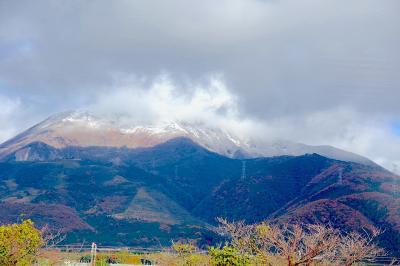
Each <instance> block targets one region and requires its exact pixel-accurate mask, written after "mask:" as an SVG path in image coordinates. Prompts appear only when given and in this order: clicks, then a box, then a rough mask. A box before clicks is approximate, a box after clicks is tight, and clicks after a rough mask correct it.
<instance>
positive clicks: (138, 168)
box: [0, 137, 400, 251]
mask: <svg viewBox="0 0 400 266" xmlns="http://www.w3.org/2000/svg"><path fill="white" fill-rule="evenodd" d="M27 148H29V149H30V150H29V154H30V155H31V157H30V156H28V158H29V160H28V161H26V160H22V161H19V160H18V158H20V157H19V156H17V155H16V154H17V153H18V152H19V150H18V151H16V152H15V153H13V154H10V155H9V156H8V157H7V158H6V160H5V161H4V162H2V163H0V201H1V202H2V203H3V204H24V205H23V206H25V207H24V208H28V207H26V206H67V207H68V208H70V209H68V210H67V209H66V208H60V212H62V213H65V215H68V213H76V216H73V217H75V218H74V221H75V222H74V223H73V224H75V225H77V227H73V228H71V230H70V231H69V234H68V235H69V238H68V241H69V242H76V241H83V239H85V240H86V241H97V242H99V243H101V244H120V245H141V246H143V245H158V244H159V243H160V242H161V243H162V244H166V245H167V244H169V243H170V239H176V238H181V237H186V238H191V237H195V238H198V239H199V240H200V241H203V242H202V243H206V242H208V241H213V239H214V237H215V235H214V234H213V233H212V232H211V231H210V230H209V229H210V226H209V224H215V223H216V220H215V218H216V217H218V216H222V217H226V218H228V219H230V220H242V219H243V220H246V221H247V222H257V221H261V220H264V219H269V220H271V221H272V222H276V221H286V222H288V221H305V222H323V223H327V222H329V223H331V224H333V225H335V226H337V227H339V228H341V229H343V230H348V229H360V228H366V229H368V228H372V227H379V228H382V229H384V230H385V234H384V235H383V236H382V239H381V241H382V242H381V243H382V245H384V246H385V247H387V248H388V249H389V250H391V251H396V248H397V247H398V246H399V245H400V230H399V227H400V226H399V223H400V211H399V204H398V203H399V197H400V195H399V187H400V186H399V181H400V180H399V177H398V176H396V175H394V174H392V173H390V172H388V171H386V170H384V169H383V168H381V167H378V166H371V165H363V164H357V163H351V162H345V161H337V160H332V159H329V158H326V157H323V156H320V155H318V154H307V155H302V156H280V157H270V158H256V159H246V160H239V159H232V158H228V157H225V156H222V155H219V154H218V153H213V152H210V151H209V150H207V149H205V148H203V147H202V146H200V145H198V144H197V143H195V142H194V141H192V140H191V139H188V138H182V137H180V138H175V139H171V140H169V141H167V142H165V143H162V144H159V145H156V146H153V147H147V148H137V149H129V148H126V147H122V148H115V147H71V146H68V147H64V148H54V147H52V146H49V145H47V144H44V143H40V142H36V143H30V144H29V145H28V146H26V147H22V148H21V150H26V149H27ZM22 155H23V156H22V157H23V158H25V159H26V158H27V157H26V155H25V153H23V154H22ZM243 162H245V169H244V166H243V165H244V164H243ZM243 173H244V174H243ZM10 206H11V205H10ZM15 206H17V205H15ZM71 211H72V212H71ZM5 212H6V213H3V216H4V217H7V220H16V219H18V216H17V213H18V212H15V211H12V210H11V209H10V208H8V209H7V208H6V211H5ZM63 215H64V214H62V215H61V216H60V215H59V214H57V213H53V212H47V213H46V212H45V208H37V209H36V212H35V213H30V214H29V213H28V214H27V216H28V217H31V218H33V219H34V220H37V221H38V223H41V224H43V223H44V222H46V221H54V222H53V224H55V225H58V226H61V227H62V226H64V225H63V224H59V223H58V222H57V221H60V219H59V218H57V217H62V216H63ZM45 217H47V218H45ZM2 222H4V221H2Z"/></svg>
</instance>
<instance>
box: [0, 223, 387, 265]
mask: <svg viewBox="0 0 400 266" xmlns="http://www.w3.org/2000/svg"><path fill="white" fill-rule="evenodd" d="M219 222H220V227H219V229H218V232H219V233H220V234H221V235H223V236H224V237H225V238H226V239H227V241H226V242H225V243H224V244H223V245H220V246H217V247H209V248H208V250H207V251H203V252H201V251H200V250H199V249H198V248H197V247H196V245H195V244H194V243H192V242H185V241H180V242H176V243H173V245H172V247H171V248H170V249H168V250H166V252H162V253H158V254H140V255H138V254H136V255H135V254H130V253H128V252H117V253H98V254H97V255H96V263H95V264H96V265H97V266H105V265H110V264H111V265H112V264H114V263H123V264H131V265H138V264H139V265H140V264H144V263H150V262H151V263H155V264H157V265H168V266H197V265H198V266H250V265H270V266H273V265H287V266H298V265H299V266H300V265H304V266H311V265H321V266H322V265H344V266H350V265H355V264H357V263H360V261H362V260H365V259H366V258H374V257H376V256H378V255H380V254H384V251H383V250H382V249H381V248H379V247H378V246H376V245H375V244H374V239H375V238H376V236H378V235H379V231H377V230H373V231H372V232H367V231H365V232H364V233H358V232H351V233H347V234H344V233H342V232H339V231H338V230H336V229H333V228H331V227H329V226H323V225H303V226H300V225H296V224H294V225H268V224H266V223H259V224H254V225H248V224H245V223H244V222H236V223H230V222H228V221H226V220H224V219H219ZM55 238H56V237H55V235H54V234H50V233H49V232H48V230H44V229H42V230H39V229H37V228H35V226H34V224H33V222H32V221H30V220H26V221H24V222H22V223H20V224H11V225H3V226H1V227H0V265H4V266H14V265H17V266H28V265H49V266H50V265H65V263H67V262H68V261H76V262H86V263H88V262H91V255H90V254H82V253H65V252H64V253H63V252H60V251H54V250H53V251H51V250H49V249H48V247H49V243H55V242H54V239H55ZM46 247H47V249H46Z"/></svg>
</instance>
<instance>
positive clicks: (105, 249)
mask: <svg viewBox="0 0 400 266" xmlns="http://www.w3.org/2000/svg"><path fill="white" fill-rule="evenodd" d="M49 249H50V250H58V251H62V252H74V253H90V251H91V250H92V246H91V245H82V244H71V245H56V246H53V247H51V248H49ZM96 250H97V252H99V253H113V252H128V253H134V254H153V253H174V251H173V250H172V249H171V248H148V247H146V248H145V247H130V246H98V247H97V248H96ZM194 253H197V254H207V253H208V252H207V251H206V250H200V249H199V250H196V251H194ZM360 262H361V263H363V264H364V265H368V266H380V265H400V257H394V256H377V257H374V258H365V259H363V260H362V261H360Z"/></svg>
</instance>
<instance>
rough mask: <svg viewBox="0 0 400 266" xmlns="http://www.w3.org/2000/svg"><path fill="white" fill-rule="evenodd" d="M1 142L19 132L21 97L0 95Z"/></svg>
mask: <svg viewBox="0 0 400 266" xmlns="http://www.w3.org/2000/svg"><path fill="white" fill-rule="evenodd" d="M0 106H1V108H0V125H2V126H1V127H0V142H1V141H2V140H3V141H4V140H6V139H8V138H11V137H12V136H13V135H14V134H16V133H17V123H18V121H16V120H18V119H17V117H18V115H19V114H20V112H21V102H20V100H19V99H10V98H8V97H5V96H2V95H0Z"/></svg>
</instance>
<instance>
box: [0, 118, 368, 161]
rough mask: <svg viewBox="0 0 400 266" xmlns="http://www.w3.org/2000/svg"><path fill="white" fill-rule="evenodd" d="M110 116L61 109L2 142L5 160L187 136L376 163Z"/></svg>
mask: <svg viewBox="0 0 400 266" xmlns="http://www.w3.org/2000/svg"><path fill="white" fill-rule="evenodd" d="M121 121H123V119H117V120H113V121H110V120H107V119H104V118H99V117H96V116H95V115H93V114H91V113H89V112H86V111H73V112H65V113H61V114H57V115H54V116H51V117H49V118H48V119H46V120H45V121H43V122H41V123H39V124H37V125H35V126H34V127H32V128H30V129H28V130H26V131H25V132H23V133H21V134H19V135H18V136H16V137H14V138H12V139H11V140H9V141H6V142H5V143H3V144H1V145H0V159H1V158H4V157H6V156H7V155H9V154H11V153H13V152H15V151H17V150H20V152H19V153H18V154H17V159H18V160H27V159H28V160H29V158H30V153H29V149H25V150H21V148H22V147H25V146H26V145H28V144H30V143H34V142H43V143H46V144H48V145H50V146H52V147H54V148H64V147H69V146H76V147H90V146H98V147H127V148H139V147H152V146H154V145H157V144H160V143H164V142H165V141H167V140H171V139H173V138H177V137H186V138H189V139H191V140H193V141H194V142H196V143H197V144H199V145H200V146H202V147H204V148H206V149H208V150H210V151H213V152H216V153H219V154H221V155H224V156H227V157H231V158H256V157H270V156H279V155H295V156H297V155H303V154H307V153H310V154H311V153H318V154H320V155H322V156H326V157H329V158H332V159H337V160H344V161H352V162H358V163H363V164H370V165H373V164H374V163H373V162H372V161H370V160H368V159H367V158H364V157H362V156H359V155H356V154H354V153H351V152H347V151H343V150H340V149H337V148H334V147H331V146H310V145H305V144H301V143H294V142H290V141H284V140H244V139H241V138H239V137H237V136H235V134H234V133H232V132H228V131H226V130H223V129H219V128H214V127H209V126H206V125H204V124H199V123H197V124H193V123H188V122H184V121H163V122H159V123H148V124H144V125H137V124H134V125H132V124H131V123H129V122H121Z"/></svg>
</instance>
